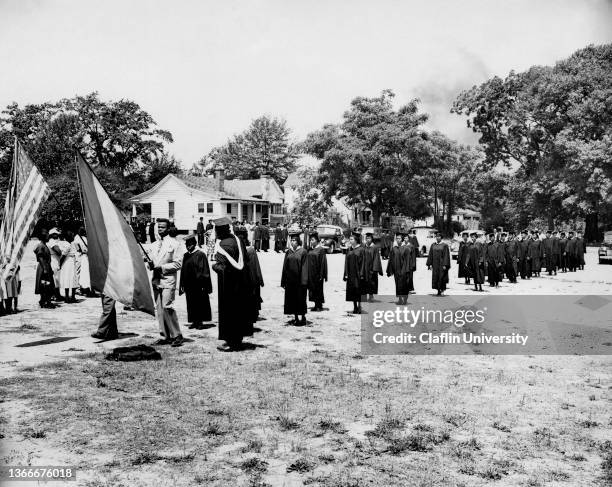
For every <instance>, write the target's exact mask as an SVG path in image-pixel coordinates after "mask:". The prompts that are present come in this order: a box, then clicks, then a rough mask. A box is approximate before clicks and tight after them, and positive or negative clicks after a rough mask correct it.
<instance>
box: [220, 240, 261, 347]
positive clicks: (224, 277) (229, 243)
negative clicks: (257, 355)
mask: <svg viewBox="0 0 612 487" xmlns="http://www.w3.org/2000/svg"><path fill="white" fill-rule="evenodd" d="M239 245H240V247H238V246H239ZM219 246H220V247H221V248H222V249H223V250H224V251H225V252H227V253H228V254H229V255H230V256H231V257H232V258H233V259H234V261H235V262H236V263H238V256H239V249H240V250H241V251H242V255H243V260H244V266H243V268H242V269H237V268H236V267H234V266H233V265H232V263H231V262H230V261H229V260H228V259H227V257H226V256H225V255H223V254H222V253H220V252H217V253H216V257H215V258H216V261H215V263H214V265H213V266H212V267H213V270H214V271H215V272H216V273H217V283H218V284H217V294H218V306H219V340H225V341H226V342H227V343H228V344H238V343H240V342H242V339H243V337H245V336H249V335H250V334H251V333H252V327H253V322H252V317H251V315H250V313H249V309H248V307H247V306H244V303H246V302H248V299H249V296H250V292H251V287H250V279H249V269H248V258H249V257H248V255H247V253H246V248H245V247H244V244H243V243H242V241H240V240H239V239H237V238H235V237H234V236H233V235H231V236H229V237H226V238H223V239H222V240H220V241H219Z"/></svg>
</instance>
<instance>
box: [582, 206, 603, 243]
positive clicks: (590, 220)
mask: <svg viewBox="0 0 612 487" xmlns="http://www.w3.org/2000/svg"><path fill="white" fill-rule="evenodd" d="M584 240H585V242H599V241H600V240H601V235H600V233H599V214H598V213H597V212H595V213H589V214H588V215H587V216H586V219H585V229H584Z"/></svg>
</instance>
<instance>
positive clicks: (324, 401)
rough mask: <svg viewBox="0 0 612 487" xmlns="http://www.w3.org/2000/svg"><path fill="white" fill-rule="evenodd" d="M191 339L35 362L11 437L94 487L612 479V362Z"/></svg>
mask: <svg viewBox="0 0 612 487" xmlns="http://www.w3.org/2000/svg"><path fill="white" fill-rule="evenodd" d="M183 348H184V350H181V351H180V353H179V352H177V351H175V350H168V351H164V353H165V355H164V357H163V360H161V361H159V362H149V363H147V364H146V366H143V364H139V363H117V362H109V361H105V360H103V357H102V355H97V354H82V355H80V356H77V357H76V358H71V359H66V360H61V361H58V362H54V363H51V364H45V365H42V366H36V367H27V368H22V369H21V370H20V373H19V374H18V375H15V376H13V377H9V378H5V379H2V380H0V393H1V395H2V397H4V398H8V400H7V403H3V404H2V406H3V407H7V406H8V405H10V404H11V403H12V401H19V403H20V404H22V403H23V404H27V405H28V407H29V409H27V408H19V410H20V411H22V412H21V414H20V415H19V416H18V417H17V418H10V417H8V416H6V415H2V417H6V418H7V420H6V421H3V423H2V424H1V426H2V434H4V435H5V436H6V437H7V438H9V439H11V440H14V441H17V442H21V441H23V440H24V439H27V440H28V441H34V442H36V443H37V444H38V445H43V446H45V447H47V448H49V449H52V450H54V451H58V452H68V453H66V454H67V455H68V458H70V459H71V462H69V463H74V464H78V465H79V466H80V467H79V468H80V469H81V470H82V471H83V485H86V486H91V487H97V486H105V485H108V486H110V485H113V486H114V485H130V486H136V487H139V486H141V485H142V486H144V485H151V486H164V487H165V486H170V485H176V486H180V487H182V486H193V485H207V486H208V485H212V486H222V485H250V486H254V485H259V486H265V485H279V484H280V485H282V482H283V481H284V480H283V479H286V478H288V476H289V477H291V478H294V477H295V479H296V480H295V481H296V482H302V483H303V484H305V485H314V486H325V487H354V486H359V487H360V486H365V485H368V486H387V485H408V486H410V485H423V486H434V487H435V486H443V485H457V486H459V485H465V486H468V485H469V486H471V485H476V486H478V485H489V484H490V483H493V482H498V481H503V482H506V483H508V484H509V485H529V483H531V484H533V485H545V484H546V483H547V482H559V483H567V485H572V482H573V483H576V482H579V481H583V480H584V481H586V483H587V484H591V485H596V482H598V481H603V480H602V479H608V480H609V479H610V478H611V476H612V443H610V442H608V443H606V441H605V440H603V438H605V437H606V436H607V434H608V435H609V433H610V424H609V417H608V415H607V409H606V404H607V403H606V401H607V399H606V398H605V397H604V398H601V399H598V400H595V401H593V400H590V399H589V394H586V393H585V392H584V388H585V386H584V381H585V380H587V379H588V377H589V374H593V375H598V374H599V375H601V374H603V373H604V372H603V371H604V370H605V369H604V368H603V366H598V365H596V364H597V363H596V362H594V361H593V362H591V361H590V362H589V363H584V368H580V369H579V370H574V369H571V368H568V369H564V368H563V365H562V364H561V363H555V364H554V367H552V369H553V370H554V371H553V372H548V369H549V368H551V367H548V366H547V365H548V364H547V362H548V361H549V359H546V358H532V359H525V358H523V360H525V361H529V360H531V361H532V362H538V365H540V363H541V367H540V368H538V369H530V368H528V367H527V365H525V366H516V367H515V368H511V367H510V368H509V367H507V364H506V363H505V362H502V361H499V360H498V359H497V358H491V357H480V358H461V359H457V358H453V357H423V358H420V357H409V358H404V357H390V358H380V357H375V358H371V357H365V358H364V357H362V356H359V357H356V356H355V354H354V353H347V354H342V353H336V352H332V351H329V350H326V351H324V353H321V351H314V352H303V353H300V354H294V355H292V356H287V355H286V354H282V353H280V352H277V351H274V350H272V349H269V350H255V351H251V352H248V353H242V354H217V353H214V352H211V351H210V350H209V349H208V348H206V347H198V346H196V345H191V346H185V347H183ZM317 350H318V349H317ZM470 360H473V362H470ZM564 360H566V361H567V358H564ZM194 363H199V364H205V365H204V366H202V367H201V368H197V367H194ZM517 363H519V362H517ZM603 365H605V364H603ZM502 369H503V372H500V370H502ZM407 370H408V372H407ZM416 371H418V377H417V376H416V374H415V372H416ZM525 374H529V375H532V374H533V375H536V376H537V383H538V387H535V388H534V387H530V386H528V384H527V382H528V381H527V380H526V381H524V382H522V380H521V377H523V375H525ZM568 376H571V377H572V380H571V381H566V382H564V384H566V385H564V388H566V389H567V391H564V394H563V395H561V394H558V395H556V391H557V390H558V387H559V382H560V377H568ZM457 377H461V378H462V380H457ZM416 379H418V380H416ZM530 380H531V379H530ZM581 380H582V382H581ZM449 384H453V385H452V386H451V387H449ZM473 391H476V393H474V392H473ZM567 397H571V398H572V403H571V406H570V405H568V403H567V402H563V401H562V400H561V399H563V398H565V399H567ZM585 418H588V419H585ZM100 452H104V458H100ZM564 452H567V455H566V456H565V460H564V461H563V463H562V467H563V468H562V469H560V468H558V466H559V462H560V458H564V457H563V455H564ZM519 465H520V467H519ZM297 479H299V480H297ZM287 483H288V484H289V482H287Z"/></svg>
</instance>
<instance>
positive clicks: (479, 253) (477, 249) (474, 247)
mask: <svg viewBox="0 0 612 487" xmlns="http://www.w3.org/2000/svg"><path fill="white" fill-rule="evenodd" d="M465 265H466V267H467V269H468V272H469V276H470V277H471V278H472V279H474V284H484V281H485V247H484V245H483V244H482V242H474V243H472V244H471V245H470V246H468V248H467V257H466V264H465Z"/></svg>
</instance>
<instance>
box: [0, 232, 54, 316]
mask: <svg viewBox="0 0 612 487" xmlns="http://www.w3.org/2000/svg"><path fill="white" fill-rule="evenodd" d="M39 239H40V242H39V243H38V245H37V246H36V248H35V249H34V254H35V255H36V261H37V262H38V265H37V266H36V281H35V284H34V293H35V294H38V295H40V301H39V304H40V307H41V308H55V306H54V305H53V304H52V303H51V299H52V298H53V293H54V292H55V285H54V283H53V269H52V268H51V251H50V250H49V247H47V242H48V241H49V233H48V232H47V229H46V228H43V229H42V230H41V232H40V236H39ZM0 303H1V300H0Z"/></svg>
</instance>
